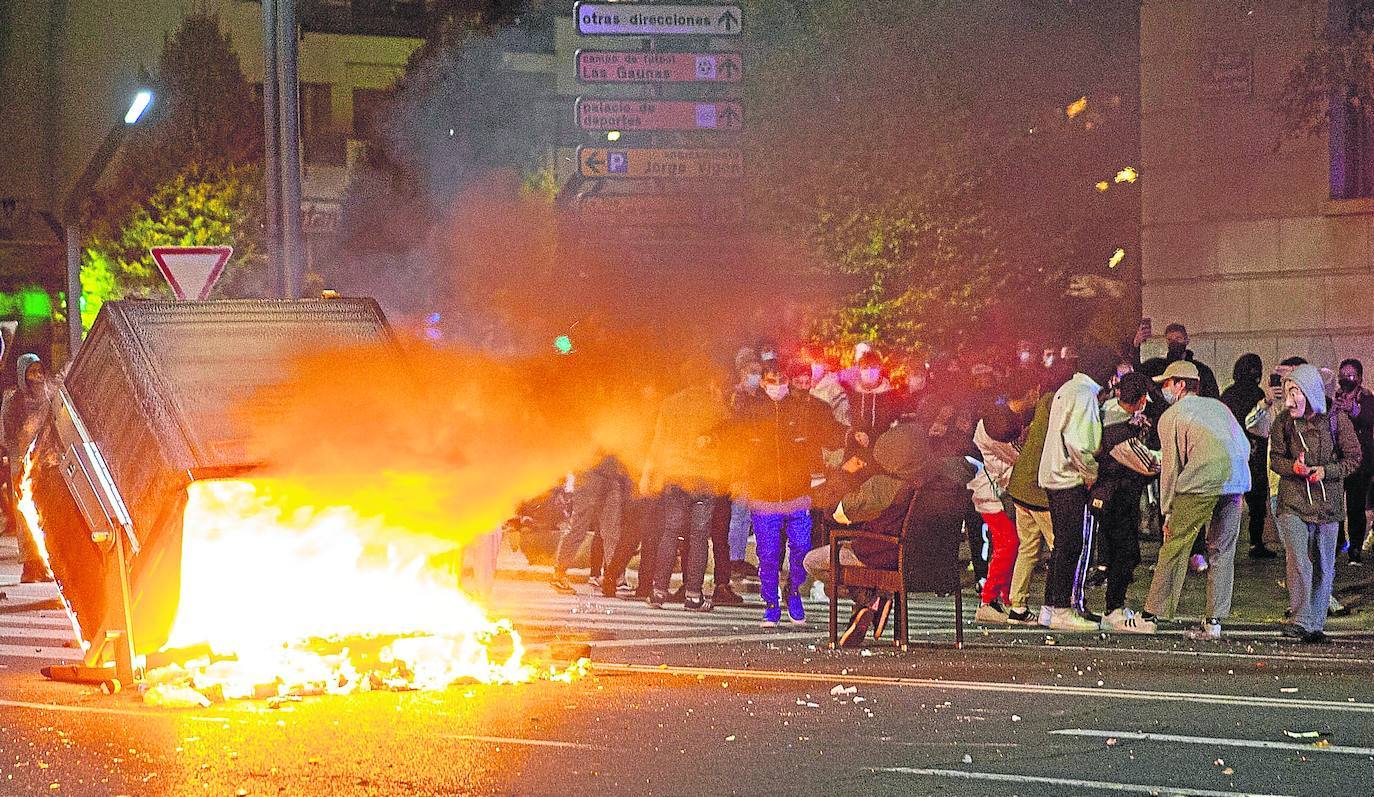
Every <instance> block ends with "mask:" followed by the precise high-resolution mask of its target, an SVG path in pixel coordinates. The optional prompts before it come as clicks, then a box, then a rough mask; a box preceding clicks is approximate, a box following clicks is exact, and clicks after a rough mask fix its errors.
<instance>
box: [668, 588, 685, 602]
mask: <svg viewBox="0 0 1374 797" xmlns="http://www.w3.org/2000/svg"><path fill="white" fill-rule="evenodd" d="M685 600H687V588H686V587H678V588H677V589H675V590H673V591H672V592H670V593H668V597H667V601H668V603H682V602H683V601H685Z"/></svg>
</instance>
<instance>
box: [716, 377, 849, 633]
mask: <svg viewBox="0 0 1374 797" xmlns="http://www.w3.org/2000/svg"><path fill="white" fill-rule="evenodd" d="M803 375H805V377H807V379H809V378H810V376H811V371H810V367H809V366H807V365H804V364H793V365H791V366H789V367H788V371H787V373H786V374H784V373H781V372H779V371H777V370H768V371H766V372H765V373H764V377H763V389H764V392H763V394H762V395H760V396H756V397H752V398H750V399H748V400H746V401H743V402H741V403H740V405H739V407H738V408H737V416H736V417H737V420H738V421H739V431H740V442H741V449H742V450H741V454H742V458H743V468H744V474H743V475H744V481H745V484H746V485H747V493H748V495H749V513H750V517H751V519H752V520H753V524H754V538H755V541H756V545H757V546H758V556H759V596H760V597H761V598H762V599H763V623H762V625H763V626H764V627H766V628H767V627H772V626H776V625H777V624H778V623H779V622H780V621H781V620H782V607H781V606H780V605H779V602H778V597H779V596H778V569H779V565H780V562H781V561H782V546H783V541H784V540H786V544H787V547H788V557H787V561H788V565H789V567H788V589H787V593H786V596H785V597H786V599H787V614H788V617H789V619H791V621H792V623H794V624H797V625H800V624H803V623H805V622H806V610H805V608H804V607H803V605H802V598H801V584H802V582H803V581H805V580H806V569H805V568H804V567H803V566H802V560H803V559H804V558H805V557H806V554H807V552H808V551H810V550H811V475H812V474H813V473H815V472H818V471H820V470H821V466H822V463H821V448H822V447H826V446H830V447H834V446H837V445H838V444H839V442H840V441H841V439H842V438H841V431H842V430H841V428H840V426H839V425H838V424H837V423H836V422H835V418H834V415H833V414H832V413H831V411H830V407H829V406H828V405H827V404H826V403H825V402H823V401H821V400H820V399H817V398H815V397H813V396H811V395H810V393H808V392H807V391H806V390H793V389H791V385H790V378H793V377H797V378H800V377H801V376H803Z"/></svg>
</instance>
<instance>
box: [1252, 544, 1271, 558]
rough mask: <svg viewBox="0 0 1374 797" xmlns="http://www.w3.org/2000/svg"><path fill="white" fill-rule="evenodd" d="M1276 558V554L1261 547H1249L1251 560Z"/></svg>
mask: <svg viewBox="0 0 1374 797" xmlns="http://www.w3.org/2000/svg"><path fill="white" fill-rule="evenodd" d="M1276 556H1278V554H1276V553H1274V552H1273V551H1272V550H1270V549H1269V548H1267V547H1265V546H1263V545H1251V546H1250V558H1251V559H1273V558H1275V557H1276Z"/></svg>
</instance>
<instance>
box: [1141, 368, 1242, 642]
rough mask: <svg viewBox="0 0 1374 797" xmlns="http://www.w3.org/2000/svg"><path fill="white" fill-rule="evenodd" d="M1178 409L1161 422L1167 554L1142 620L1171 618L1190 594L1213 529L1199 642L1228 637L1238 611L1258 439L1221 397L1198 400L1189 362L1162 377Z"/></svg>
mask: <svg viewBox="0 0 1374 797" xmlns="http://www.w3.org/2000/svg"><path fill="white" fill-rule="evenodd" d="M1155 382H1156V383H1157V384H1159V385H1160V386H1161V388H1162V393H1163V396H1164V401H1166V402H1167V403H1168V404H1169V405H1170V407H1169V409H1168V410H1166V411H1165V412H1164V414H1163V415H1162V416H1160V420H1159V443H1160V475H1159V504H1160V511H1162V512H1163V513H1164V544H1163V545H1161V546H1160V548H1159V558H1158V560H1157V561H1156V563H1155V575H1154V578H1153V580H1151V582H1150V593H1149V597H1148V598H1146V600H1145V613H1144V614H1143V615H1142V619H1144V620H1146V621H1149V622H1155V623H1157V622H1158V618H1159V617H1164V618H1166V619H1171V618H1173V616H1174V612H1175V611H1177V610H1178V601H1179V597H1180V596H1181V595H1182V594H1183V579H1184V577H1185V576H1187V574H1188V558H1189V554H1190V552H1191V551H1192V549H1193V542H1194V541H1195V540H1196V539H1197V537H1198V535H1199V534H1201V533H1202V532H1203V529H1204V528H1205V529H1206V546H1207V547H1206V551H1207V564H1208V568H1207V611H1206V614H1204V615H1203V621H1202V626H1201V627H1200V628H1194V629H1189V630H1188V631H1187V634H1186V635H1187V637H1188V638H1189V639H1194V640H1216V639H1220V638H1221V621H1222V620H1225V619H1226V617H1227V615H1229V614H1230V612H1231V588H1232V586H1233V580H1234V578H1235V559H1236V539H1237V538H1238V537H1239V536H1240V497H1241V495H1243V494H1244V493H1245V492H1246V491H1248V490H1249V489H1250V441H1249V440H1247V439H1246V438H1245V432H1244V431H1243V430H1242V429H1241V428H1240V424H1238V423H1236V419H1235V417H1234V416H1233V415H1231V411H1230V410H1229V409H1227V407H1226V405H1225V404H1222V403H1221V401H1219V400H1218V399H1210V398H1204V397H1202V396H1200V395H1198V390H1199V389H1200V385H1201V381H1200V380H1199V378H1198V368H1197V366H1196V365H1195V364H1193V363H1191V362H1188V361H1187V360H1177V361H1175V362H1172V363H1170V364H1169V367H1168V368H1167V369H1165V371H1164V373H1163V374H1162V375H1160V376H1158V377H1155Z"/></svg>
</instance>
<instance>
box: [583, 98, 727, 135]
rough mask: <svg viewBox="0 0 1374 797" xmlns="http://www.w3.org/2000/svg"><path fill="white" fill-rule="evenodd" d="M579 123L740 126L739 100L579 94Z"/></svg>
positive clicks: (592, 126)
mask: <svg viewBox="0 0 1374 797" xmlns="http://www.w3.org/2000/svg"><path fill="white" fill-rule="evenodd" d="M575 108H576V113H577V126H578V127H580V128H582V129H583V130H739V129H740V128H741V127H743V126H744V109H743V106H741V105H740V104H739V103H738V102H735V101H726V102H693V101H691V100H606V99H597V98H594V97H578V98H577V105H576V106H575Z"/></svg>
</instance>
